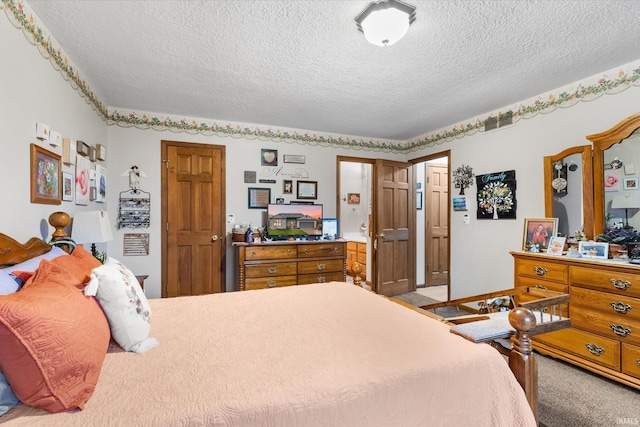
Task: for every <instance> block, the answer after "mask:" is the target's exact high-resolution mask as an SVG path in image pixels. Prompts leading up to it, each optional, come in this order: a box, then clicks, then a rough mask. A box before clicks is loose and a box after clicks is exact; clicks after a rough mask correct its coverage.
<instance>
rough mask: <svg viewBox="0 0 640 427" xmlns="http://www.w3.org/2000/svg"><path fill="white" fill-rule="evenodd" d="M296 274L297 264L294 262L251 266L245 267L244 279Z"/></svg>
mask: <svg viewBox="0 0 640 427" xmlns="http://www.w3.org/2000/svg"><path fill="white" fill-rule="evenodd" d="M296 274H298V263H297V262H295V261H293V262H270V263H263V264H253V265H247V266H246V267H245V277H247V278H253V277H269V276H292V275H296Z"/></svg>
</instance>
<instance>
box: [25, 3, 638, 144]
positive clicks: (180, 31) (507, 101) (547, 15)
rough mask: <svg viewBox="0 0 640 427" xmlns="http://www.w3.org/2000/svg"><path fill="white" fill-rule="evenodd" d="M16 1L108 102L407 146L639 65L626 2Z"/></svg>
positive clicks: (633, 16)
mask: <svg viewBox="0 0 640 427" xmlns="http://www.w3.org/2000/svg"><path fill="white" fill-rule="evenodd" d="M406 1H407V2H408V3H410V4H412V5H414V6H416V7H417V10H416V21H415V22H414V23H413V24H412V26H411V27H410V28H409V32H408V34H407V36H406V37H405V38H404V39H402V40H400V41H399V42H398V43H396V44H395V45H393V46H389V47H378V46H374V45H371V44H369V43H367V42H366V40H365V38H364V36H363V35H362V33H360V32H359V31H358V30H357V28H356V24H355V21H354V18H355V16H357V15H358V13H359V12H360V11H361V10H362V9H363V8H364V7H365V6H366V5H367V4H368V3H369V2H368V1H367V0H362V1H360V0H358V1H355V0H354V1H304V0H290V1H275V0H273V1H257V0H256V1H187V0H183V1H104V0H103V1H99V0H93V1H56V0H53V1H52V0H46V1H45V0H27V3H28V4H29V5H30V6H31V7H32V8H33V10H34V12H35V13H36V15H37V16H38V18H40V19H41V20H42V22H43V23H44V25H45V26H46V27H47V28H48V29H49V30H50V31H51V33H52V35H53V37H55V39H56V40H57V41H58V42H59V43H60V45H61V46H62V48H63V49H64V50H65V51H66V53H67V54H68V56H69V57H70V59H71V60H72V61H73V62H75V64H76V65H77V66H78V68H79V69H80V71H81V73H82V74H83V75H84V76H85V77H86V79H87V81H88V82H89V84H90V85H91V86H92V88H93V90H94V91H95V92H96V93H97V94H98V96H99V97H100V98H101V100H102V101H103V102H104V103H106V104H107V105H108V106H109V107H114V108H119V109H127V110H136V111H147V112H156V113H163V114H175V115H183V116H187V117H196V118H207V119H215V120H220V121H230V122H244V123H253V124H258V125H270V126H279V127H289V128H297V129H304V130H312V131H318V132H327V133H333V134H341V135H355V136H363V137H370V138H381V139H390V140H407V139H410V138H412V137H416V136H418V135H422V134H425V133H428V132H431V131H434V130H438V129H441V128H444V127H446V126H448V125H451V124H455V123H458V122H460V121H462V120H465V119H470V118H473V117H476V116H479V115H482V114H485V113H489V112H492V111H495V110H497V109H499V108H501V107H504V106H509V105H512V104H514V103H517V102H518V101H521V100H525V99H527V98H530V97H533V96H536V95H539V94H544V93H545V92H547V91H550V90H553V89H556V88H558V87H561V86H564V85H567V84H569V83H572V82H575V81H578V80H581V79H584V78H586V77H590V76H593V75H596V74H598V73H601V72H604V71H606V70H609V69H611V68H615V67H617V66H620V65H623V64H626V63H628V62H632V61H635V60H637V59H640V31H638V23H637V13H636V5H637V4H638V3H637V2H635V1H624V0H621V1H547V0H545V1H522V0H514V1H509V0H502V1H492V0H489V1H471V0H469V1H464V0H462V1H454V0H452V1H415V0H414V1H411V0H406Z"/></svg>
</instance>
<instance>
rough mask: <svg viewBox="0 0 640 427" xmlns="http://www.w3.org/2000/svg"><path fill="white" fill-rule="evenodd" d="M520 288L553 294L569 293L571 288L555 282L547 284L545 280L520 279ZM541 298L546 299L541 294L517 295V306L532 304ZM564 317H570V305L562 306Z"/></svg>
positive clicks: (518, 284) (518, 285)
mask: <svg viewBox="0 0 640 427" xmlns="http://www.w3.org/2000/svg"><path fill="white" fill-rule="evenodd" d="M516 286H517V287H518V288H521V287H527V288H529V289H533V290H535V289H542V290H548V291H553V292H561V293H563V294H567V293H569V287H568V286H566V285H561V284H559V283H553V282H545V281H543V280H536V279H529V278H518V283H517V285H516ZM540 298H544V296H541V295H539V294H535V293H534V294H533V295H531V294H529V293H521V294H516V295H515V302H516V304H522V303H524V302H530V301H534V300H539V299H540ZM560 314H561V315H562V316H564V317H569V305H568V304H562V312H561V313H560Z"/></svg>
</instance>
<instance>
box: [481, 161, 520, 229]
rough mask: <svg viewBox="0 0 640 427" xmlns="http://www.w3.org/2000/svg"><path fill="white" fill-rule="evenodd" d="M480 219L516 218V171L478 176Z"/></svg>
mask: <svg viewBox="0 0 640 427" xmlns="http://www.w3.org/2000/svg"><path fill="white" fill-rule="evenodd" d="M476 184H477V186H478V211H477V218H478V219H515V218H516V171H515V170H511V171H503V172H494V173H487V174H484V175H476Z"/></svg>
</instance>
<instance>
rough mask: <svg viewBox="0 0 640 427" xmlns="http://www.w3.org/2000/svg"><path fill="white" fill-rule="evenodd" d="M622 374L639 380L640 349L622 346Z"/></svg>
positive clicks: (626, 345)
mask: <svg viewBox="0 0 640 427" xmlns="http://www.w3.org/2000/svg"><path fill="white" fill-rule="evenodd" d="M622 373H623V374H627V375H631V376H632V377H636V378H640V347H637V346H635V345H629V344H622Z"/></svg>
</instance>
